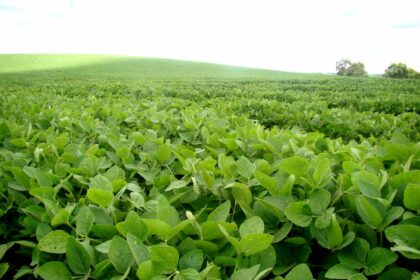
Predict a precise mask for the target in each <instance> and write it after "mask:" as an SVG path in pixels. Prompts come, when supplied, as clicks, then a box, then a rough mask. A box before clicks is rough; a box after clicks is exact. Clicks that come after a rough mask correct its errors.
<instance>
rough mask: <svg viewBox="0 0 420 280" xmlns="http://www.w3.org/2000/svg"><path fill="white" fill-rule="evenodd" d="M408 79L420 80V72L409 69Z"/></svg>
mask: <svg viewBox="0 0 420 280" xmlns="http://www.w3.org/2000/svg"><path fill="white" fill-rule="evenodd" d="M407 78H409V79H420V72H417V71H416V70H414V69H413V68H408V73H407Z"/></svg>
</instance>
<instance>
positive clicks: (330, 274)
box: [325, 263, 357, 279]
mask: <svg viewBox="0 0 420 280" xmlns="http://www.w3.org/2000/svg"><path fill="white" fill-rule="evenodd" d="M355 274H357V270H356V269H355V268H353V267H352V266H350V265H348V264H344V263H339V264H336V265H334V266H333V267H331V268H330V269H328V271H327V273H326V274H325V277H327V278H330V279H349V278H350V277H352V276H353V275H355Z"/></svg>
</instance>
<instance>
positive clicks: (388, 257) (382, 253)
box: [365, 247, 398, 275]
mask: <svg viewBox="0 0 420 280" xmlns="http://www.w3.org/2000/svg"><path fill="white" fill-rule="evenodd" d="M397 258H398V256H397V254H395V253H394V252H392V251H390V250H388V249H386V248H381V247H376V248H373V249H372V250H370V252H369V254H368V256H367V262H366V265H367V267H366V269H365V274H366V275H376V274H378V273H381V272H382V270H384V269H385V267H387V266H388V265H390V264H392V263H393V262H395V261H396V260H397Z"/></svg>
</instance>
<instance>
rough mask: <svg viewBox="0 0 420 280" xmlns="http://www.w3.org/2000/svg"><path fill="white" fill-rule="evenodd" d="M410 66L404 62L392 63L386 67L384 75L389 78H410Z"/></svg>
mask: <svg viewBox="0 0 420 280" xmlns="http://www.w3.org/2000/svg"><path fill="white" fill-rule="evenodd" d="M408 72H409V71H408V67H407V65H405V64H404V63H392V64H391V65H390V66H388V68H387V69H385V74H384V77H388V78H408Z"/></svg>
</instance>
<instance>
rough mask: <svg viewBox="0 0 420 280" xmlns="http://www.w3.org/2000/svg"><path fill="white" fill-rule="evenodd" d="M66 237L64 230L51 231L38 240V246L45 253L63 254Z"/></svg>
mask: <svg viewBox="0 0 420 280" xmlns="http://www.w3.org/2000/svg"><path fill="white" fill-rule="evenodd" d="M68 237H69V235H68V233H67V232H65V231H62V230H55V231H51V232H50V233H48V234H47V235H45V236H44V237H43V238H42V239H41V240H40V241H39V243H38V248H39V250H41V251H44V252H47V253H53V254H64V253H65V252H66V246H67V239H68Z"/></svg>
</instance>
